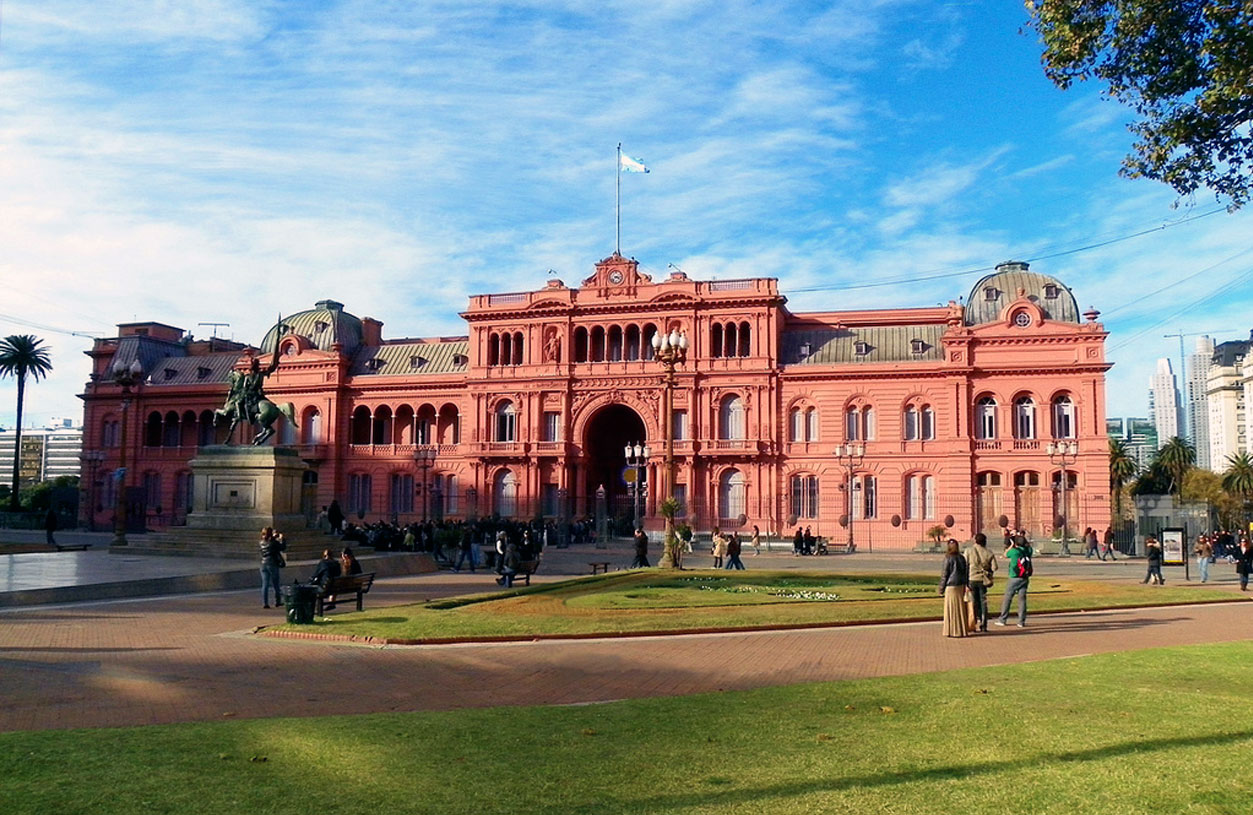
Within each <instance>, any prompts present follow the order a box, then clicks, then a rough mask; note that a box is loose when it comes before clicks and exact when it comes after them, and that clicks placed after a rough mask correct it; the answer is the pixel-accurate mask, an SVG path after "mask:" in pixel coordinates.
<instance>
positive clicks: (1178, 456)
mask: <svg viewBox="0 0 1253 815" xmlns="http://www.w3.org/2000/svg"><path fill="white" fill-rule="evenodd" d="M1157 461H1158V462H1160V463H1161V465H1162V467H1164V468H1165V469H1166V472H1168V473H1170V491H1171V492H1173V493H1174V494H1175V496H1176V497H1179V496H1180V495H1181V494H1182V490H1183V477H1184V476H1185V475H1187V474H1188V470H1191V469H1192V465H1194V464H1196V448H1195V447H1193V446H1192V442H1190V441H1188V440H1187V439H1181V438H1179V437H1178V436H1175V437H1173V438H1172V439H1171V440H1170V441H1168V442H1166V443H1165V444H1164V445H1162V449H1160V450H1158V451H1157Z"/></svg>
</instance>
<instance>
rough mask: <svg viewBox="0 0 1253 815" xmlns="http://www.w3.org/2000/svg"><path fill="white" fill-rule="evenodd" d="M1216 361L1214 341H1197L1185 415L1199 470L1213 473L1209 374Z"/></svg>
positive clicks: (1189, 369)
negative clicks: (1212, 363)
mask: <svg viewBox="0 0 1253 815" xmlns="http://www.w3.org/2000/svg"><path fill="white" fill-rule="evenodd" d="M1213 358H1214V341H1213V340H1212V339H1210V338H1209V337H1197V338H1196V350H1195V351H1193V352H1192V354H1190V355H1189V356H1188V358H1187V360H1186V366H1187V368H1186V370H1185V372H1184V376H1185V390H1186V392H1185V394H1184V399H1185V400H1186V403H1185V413H1186V414H1187V419H1188V441H1190V442H1192V446H1193V447H1194V448H1196V466H1198V467H1200V468H1202V469H1205V470H1209V469H1213V467H1211V461H1210V448H1209V398H1208V396H1207V393H1208V389H1209V370H1210V365H1211V361H1212V360H1213Z"/></svg>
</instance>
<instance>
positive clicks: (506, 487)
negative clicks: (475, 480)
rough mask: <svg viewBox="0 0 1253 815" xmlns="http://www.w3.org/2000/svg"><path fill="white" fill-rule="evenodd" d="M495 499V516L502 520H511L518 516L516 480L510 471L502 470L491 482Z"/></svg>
mask: <svg viewBox="0 0 1253 815" xmlns="http://www.w3.org/2000/svg"><path fill="white" fill-rule="evenodd" d="M493 486H494V487H495V489H494V490H493V492H494V493H495V495H494V498H495V499H496V506H495V510H496V514H498V515H499V516H500V517H502V518H512V517H514V516H515V515H517V514H518V479H517V478H516V477H515V476H514V474H513V471H512V470H502V471H501V472H499V473H497V474H496V478H495V480H494V482H493Z"/></svg>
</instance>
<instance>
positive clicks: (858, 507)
mask: <svg viewBox="0 0 1253 815" xmlns="http://www.w3.org/2000/svg"><path fill="white" fill-rule="evenodd" d="M849 481H851V486H852V490H853V492H852V501H851V507H850V506H849V499H848V496H847V495H842V496H841V498H840V506H839V514H845V513H847V512H848V511H849V510H850V509H851V510H852V517H853V519H854V520H859V519H864V520H872V519H874V518H877V517H878V516H879V492H880V490H879V477H878V476H876V475H873V474H871V473H853V476H852V478H851V479H848V480H845V479H844V478H843V477H841V479H840V481H839V488H840V489H841V490H846V489H847V488H848V486H849ZM820 493H821V484H820V479H819V477H818V476H816V475H814V474H812V473H794V474H793V475H791V476H790V477H789V479H788V497H789V504H788V513H789V514H790V515H791V516H794V517H796V518H797V519H799V520H816V519H818V518H819V517H820V515H819V512H820V506H821V505H820V500H819V499H820ZM937 499H938V495H937V493H936V482H935V476H934V475H932V474H930V473H917V472H915V473H907V474H906V475H904V476H902V478H901V482H900V504H899V506H900V515H901V517H902V518H903V519H905V520H932V519H934V518H935V517H936V504H937Z"/></svg>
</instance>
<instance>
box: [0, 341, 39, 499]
mask: <svg viewBox="0 0 1253 815" xmlns="http://www.w3.org/2000/svg"><path fill="white" fill-rule="evenodd" d="M51 370H52V360H51V359H50V358H49V357H48V349H47V348H46V347H44V344H43V340H40V339H39V338H37V337H34V336H31V335H30V334H14V335H12V336H9V337H5V338H4V339H2V340H0V376H11V377H14V378H15V379H16V380H17V427H16V428H15V431H16V432H15V433H14V439H13V486H14V489H13V491H12V492H11V493H10V494H9V509H10V511H12V512H17V511H18V509H19V500H18V499H19V493H20V492H21V490H20V489H18V488H17V487H18V485H20V484H21V481H20V480H19V476H20V475H21V459H22V456H21V450H22V407H23V403H24V402H25V400H26V377H28V376H29V377H31V378H32V379H34V380H35V381H36V382H38V381H39V380H40V379H43V378H44V377H45V376H47V375H48V373H49V372H50V371H51Z"/></svg>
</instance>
